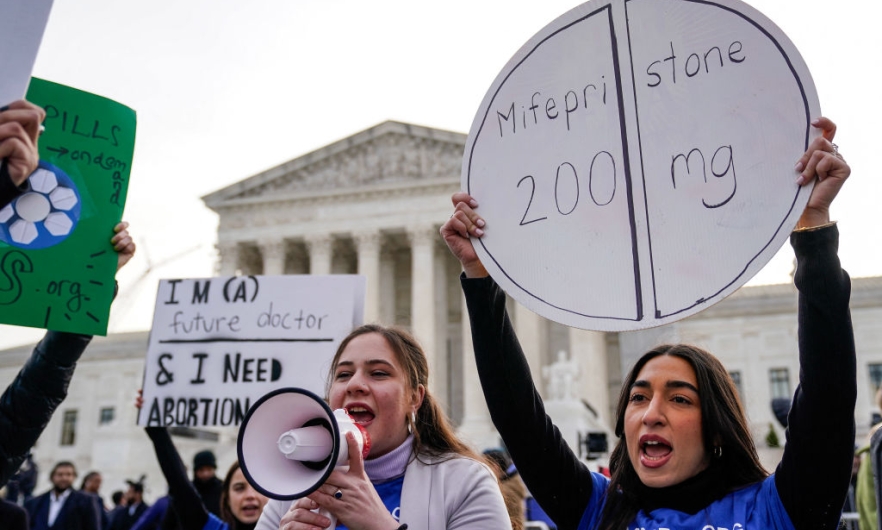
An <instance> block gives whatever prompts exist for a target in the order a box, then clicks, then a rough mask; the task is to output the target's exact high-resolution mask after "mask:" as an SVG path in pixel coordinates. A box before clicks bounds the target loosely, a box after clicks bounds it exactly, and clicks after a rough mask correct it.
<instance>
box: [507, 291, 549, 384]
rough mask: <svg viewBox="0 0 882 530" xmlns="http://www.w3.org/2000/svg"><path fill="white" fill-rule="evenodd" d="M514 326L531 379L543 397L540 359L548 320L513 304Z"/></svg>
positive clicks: (543, 350) (545, 339)
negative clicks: (531, 375)
mask: <svg viewBox="0 0 882 530" xmlns="http://www.w3.org/2000/svg"><path fill="white" fill-rule="evenodd" d="M514 326H515V332H516V333H517V335H518V339H519V340H520V341H521V347H522V348H523V350H524V355H525V356H526V357H527V364H529V365H530V372H531V373H532V374H533V381H535V383H536V388H537V389H538V390H539V394H540V395H541V396H542V397H543V398H544V397H546V395H547V392H546V391H545V385H544V384H543V382H544V380H543V378H542V359H543V358H544V355H545V351H546V350H547V349H548V322H547V321H546V320H545V319H544V318H542V317H540V316H539V315H537V314H536V313H534V312H532V311H530V310H529V309H527V308H526V307H524V306H522V305H521V304H515V310H514Z"/></svg>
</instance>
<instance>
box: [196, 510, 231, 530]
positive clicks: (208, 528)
mask: <svg viewBox="0 0 882 530" xmlns="http://www.w3.org/2000/svg"><path fill="white" fill-rule="evenodd" d="M229 528H230V527H229V525H227V523H225V522H223V521H221V520H220V519H218V517H217V516H216V515H215V514H213V513H211V512H209V513H208V520H207V521H205V526H203V527H202V530H229Z"/></svg>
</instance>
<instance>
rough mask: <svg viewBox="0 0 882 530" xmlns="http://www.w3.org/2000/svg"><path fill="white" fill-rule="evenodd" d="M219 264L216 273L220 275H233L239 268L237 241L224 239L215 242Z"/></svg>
mask: <svg viewBox="0 0 882 530" xmlns="http://www.w3.org/2000/svg"><path fill="white" fill-rule="evenodd" d="M217 250H218V255H219V256H218V257H219V258H220V264H219V267H218V273H219V274H220V275H221V276H233V275H234V274H236V271H237V270H238V269H239V243H237V242H235V241H225V242H223V243H220V242H219V243H218V244H217Z"/></svg>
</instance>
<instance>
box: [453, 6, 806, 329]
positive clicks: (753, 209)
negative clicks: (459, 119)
mask: <svg viewBox="0 0 882 530" xmlns="http://www.w3.org/2000/svg"><path fill="white" fill-rule="evenodd" d="M819 115H820V105H819V103H818V98H817V94H816V92H815V87H814V84H813V83H812V79H811V75H810V74H809V71H808V68H807V67H806V65H805V64H804V62H803V61H802V58H801V57H800V55H799V53H798V52H797V50H796V48H795V47H794V46H793V44H792V43H791V42H790V41H789V40H788V39H787V37H786V36H785V35H784V33H783V32H782V31H781V30H780V29H779V28H778V27H777V26H775V25H774V24H773V23H772V22H771V21H770V20H768V19H767V18H766V17H765V16H763V15H762V14H761V13H759V12H758V11H756V10H755V9H753V8H752V7H750V6H748V5H747V4H744V3H742V2H739V1H736V0H719V1H716V2H707V1H700V0H627V1H625V0H613V1H591V2H588V3H585V4H582V5H580V6H579V7H576V8H575V9H573V10H571V11H569V12H567V13H566V14H564V15H563V16H561V17H559V18H558V19H556V20H555V21H553V22H552V23H551V24H549V25H548V26H546V27H545V28H544V29H542V30H541V31H540V32H539V33H538V34H536V35H535V36H534V37H533V38H532V39H531V40H530V41H529V42H527V43H526V44H525V45H524V46H523V47H522V48H521V49H520V50H519V51H518V52H517V53H516V54H515V56H514V57H512V59H511V60H510V61H509V62H508V64H506V66H505V68H503V70H502V72H500V74H499V75H498V76H497V78H496V80H495V81H494V83H493V85H492V86H491V87H490V89H489V90H488V92H487V95H486V96H485V97H484V100H483V102H482V103H481V107H480V109H479V110H478V113H477V115H476V116H475V120H474V122H473V124H472V128H471V131H470V134H469V137H468V141H467V143H466V148H465V155H464V157H463V166H462V185H463V189H464V190H466V191H467V192H468V193H470V194H471V195H472V196H474V197H475V198H476V199H477V201H478V203H479V204H480V208H479V210H478V212H479V213H480V214H481V215H482V216H483V217H484V219H485V220H486V222H487V225H486V229H485V235H484V237H483V238H481V239H480V240H474V242H475V247H476V249H477V251H478V254H479V256H480V258H481V260H482V262H483V263H484V265H485V266H486V268H487V270H488V271H489V272H490V274H491V275H492V276H493V278H494V279H495V280H496V281H497V282H498V283H499V284H500V285H501V286H502V288H503V289H504V290H505V291H506V292H507V293H508V294H509V295H511V296H513V297H514V298H515V299H516V300H518V301H519V302H520V303H522V304H523V305H525V306H526V307H528V308H529V309H531V310H533V311H535V312H536V313H539V314H540V315H543V316H545V317H547V318H550V319H552V320H555V321H557V322H560V323H562V324H566V325H569V326H574V327H579V328H584V329H593V330H602V331H622V330H634V329H642V328H647V327H652V326H658V325H661V324H666V323H669V322H673V321H675V320H678V319H681V318H684V317H686V316H688V315H691V314H694V313H697V312H698V311H701V310H702V309H704V308H706V307H708V306H710V305H711V304H714V303H716V302H718V301H720V300H721V299H723V298H724V297H725V296H727V295H729V294H731V293H732V292H733V291H735V290H736V289H737V288H738V287H740V286H741V285H743V284H744V283H745V282H747V281H748V280H749V279H750V278H751V277H752V276H753V275H754V274H756V273H757V272H758V271H759V270H760V269H761V268H762V267H763V266H764V265H765V264H766V263H767V262H768V261H769V260H770V259H771V258H772V256H773V255H774V254H775V252H776V251H777V250H778V249H779V248H780V247H781V245H782V244H783V243H784V242H785V241H786V240H787V237H788V235H789V233H790V231H791V230H792V228H793V226H794V225H795V224H796V222H797V220H798V219H799V216H800V214H801V213H802V210H803V208H804V206H805V203H806V201H807V200H808V196H809V194H810V192H811V189H810V187H809V186H806V187H803V188H800V187H799V186H797V185H796V177H797V173H796V171H795V170H794V166H795V164H796V162H797V160H798V159H799V157H800V156H801V155H802V153H803V152H804V151H805V150H806V148H807V147H808V144H809V142H810V141H811V139H813V138H814V137H815V135H816V133H815V131H814V130H813V128H812V127H811V123H810V122H811V120H812V119H814V118H816V117H818V116H819Z"/></svg>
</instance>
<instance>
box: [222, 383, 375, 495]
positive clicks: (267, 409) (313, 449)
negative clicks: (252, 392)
mask: <svg viewBox="0 0 882 530" xmlns="http://www.w3.org/2000/svg"><path fill="white" fill-rule="evenodd" d="M347 432H353V433H355V435H356V436H355V439H356V441H357V442H358V445H359V449H360V450H361V455H362V457H367V453H368V452H369V451H370V436H369V435H368V433H367V431H365V430H364V428H363V427H362V426H361V425H358V424H356V423H355V422H353V421H352V418H351V417H349V414H347V413H346V411H345V410H343V409H337V410H336V411H332V410H331V408H330V407H329V406H328V405H327V404H326V403H325V402H324V400H323V399H322V398H320V397H318V396H317V395H315V394H313V393H312V392H310V391H309V390H305V389H302V388H293V387H291V388H281V389H278V390H273V391H272V392H270V393H268V394H266V395H265V396H263V397H261V398H260V399H258V400H257V402H255V403H254V405H253V406H252V407H251V408H250V409H248V412H247V413H246V414H245V419H244V420H243V421H242V425H240V426H239V439H238V444H237V448H236V449H237V452H238V454H239V466H240V467H241V468H242V473H243V474H244V475H245V479H246V480H247V481H248V482H249V483H250V484H251V485H252V486H254V489H256V490H257V491H259V492H261V493H263V494H264V495H266V496H267V497H270V498H272V499H279V500H294V499H299V498H301V497H305V496H307V495H309V494H310V493H312V492H313V491H315V490H316V489H318V487H319V486H321V485H322V484H324V482H325V481H326V480H327V479H328V476H329V475H330V474H331V472H332V471H333V470H334V469H335V468H337V467H344V466H348V463H349V445H348V444H347V442H346V433H347Z"/></svg>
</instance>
